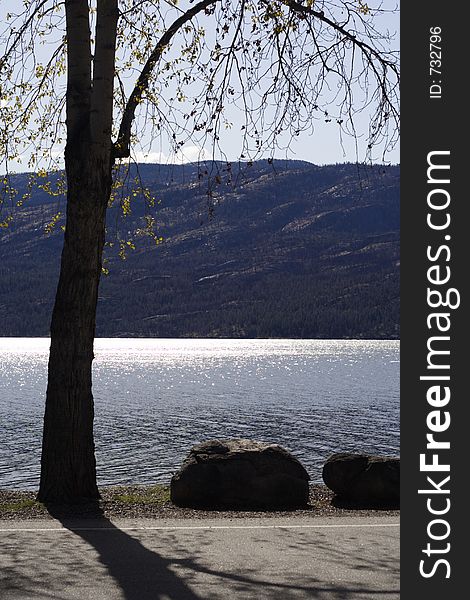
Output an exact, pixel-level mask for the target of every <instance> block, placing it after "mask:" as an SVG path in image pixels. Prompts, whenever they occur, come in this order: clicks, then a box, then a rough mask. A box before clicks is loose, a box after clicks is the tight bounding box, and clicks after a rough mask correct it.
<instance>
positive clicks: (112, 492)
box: [0, 484, 400, 520]
mask: <svg viewBox="0 0 470 600" xmlns="http://www.w3.org/2000/svg"><path fill="white" fill-rule="evenodd" d="M100 493H101V500H100V501H99V503H92V504H80V505H75V506H67V507H65V506H64V507H54V510H53V512H54V515H55V516H57V515H58V514H60V515H62V516H64V517H86V518H93V517H97V518H99V517H103V516H105V517H106V518H110V519H113V518H114V519H116V518H134V519H135V518H136V519H141V518H151V519H159V518H161V519H213V518H214V517H217V518H230V519H233V518H237V517H239V518H246V517H263V518H272V517H283V516H289V517H293V516H299V517H316V516H320V517H325V516H335V517H338V516H346V517H350V516H356V517H357V516H365V517H368V516H381V515H383V516H398V515H399V514H400V512H399V509H398V508H397V507H385V506H380V507H377V506H375V507H371V506H358V505H353V504H350V503H345V502H341V501H340V500H338V499H337V498H335V496H334V494H333V492H332V491H331V490H330V489H328V488H327V487H326V486H324V485H320V484H313V485H311V486H310V497H309V503H308V505H307V506H306V507H305V508H301V509H297V510H291V511H227V510H195V509H189V508H180V507H177V506H175V505H174V504H172V502H171V501H170V490H169V486H164V485H157V486H144V485H133V486H114V487H104V488H100ZM35 497H36V494H35V492H27V491H18V490H5V489H0V520H26V519H52V518H54V517H52V516H51V515H50V513H49V511H48V509H47V508H46V507H45V506H44V505H43V504H41V503H39V502H37V501H36V499H35Z"/></svg>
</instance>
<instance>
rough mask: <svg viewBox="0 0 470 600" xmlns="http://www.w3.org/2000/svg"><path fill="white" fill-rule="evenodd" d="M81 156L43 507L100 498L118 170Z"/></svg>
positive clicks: (71, 198) (57, 312) (62, 286)
mask: <svg viewBox="0 0 470 600" xmlns="http://www.w3.org/2000/svg"><path fill="white" fill-rule="evenodd" d="M67 154H68V156H67ZM75 154H76V150H73V151H71V152H68V153H66V156H67V161H66V162H67V168H66V170H67V179H68V193H67V224H66V231H65V239H64V247H63V251H62V262H61V271H60V278H59V284H58V288H57V294H56V301H55V305H54V310H53V314H52V323H51V349H50V356H49V372H48V386H47V396H46V411H45V417H44V434H43V447H42V459H41V484H40V489H39V495H38V499H39V500H41V501H43V502H44V501H47V502H65V503H69V502H72V501H74V502H75V501H81V500H84V499H97V498H99V493H98V489H97V486H96V466H95V454H94V441H93V416H94V409H93V395H92V389H91V384H92V381H91V372H92V361H93V340H94V336H95V315H96V304H97V299H98V285H99V280H100V274H101V257H102V251H103V245H104V236H105V216H106V206H107V202H108V198H109V194H110V188H111V166H110V163H109V161H108V162H107V164H103V163H102V161H100V160H99V158H98V157H96V156H95V157H92V156H89V160H88V161H87V163H88V164H87V165H84V164H83V160H79V157H76V156H74V155H75ZM80 167H81V168H80Z"/></svg>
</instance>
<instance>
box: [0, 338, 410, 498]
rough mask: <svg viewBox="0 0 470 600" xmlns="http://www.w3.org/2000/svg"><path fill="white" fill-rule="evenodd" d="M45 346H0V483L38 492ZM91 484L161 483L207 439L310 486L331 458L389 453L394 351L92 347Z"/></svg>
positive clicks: (227, 343) (235, 343)
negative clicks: (298, 467)
mask: <svg viewBox="0 0 470 600" xmlns="http://www.w3.org/2000/svg"><path fill="white" fill-rule="evenodd" d="M48 347H49V340H48V339H44V338H0V487H3V488H21V489H35V488H37V486H38V476H39V462H40V449H41V434H42V417H43V411H44V397H45V389H46V373H47V355H48ZM95 354H96V360H95V362H94V397H95V438H96V457H97V469H98V483H99V485H110V484H127V483H146V484H148V483H155V482H168V481H169V479H170V477H171V475H172V473H173V472H174V471H175V470H176V469H177V468H178V467H179V465H180V464H181V461H182V460H183V459H184V457H185V456H186V455H187V453H188V451H189V449H190V447H191V446H192V445H193V444H195V443H197V442H200V441H203V440H206V439H211V438H227V437H244V438H252V439H257V440H262V441H267V442H276V443H279V444H281V445H283V446H285V447H286V448H288V449H290V450H291V451H292V452H293V453H294V454H295V456H297V457H298V458H299V459H300V460H301V461H302V462H303V464H304V465H305V467H306V468H307V470H308V471H309V473H310V476H311V478H312V481H314V482H320V481H321V468H322V465H323V462H324V461H325V459H326V458H327V457H328V456H329V455H330V454H331V453H332V452H338V451H357V452H371V453H377V454H387V455H398V453H399V343H398V342H397V341H362V340H361V341H360V340H347V341H345V340H218V339H197V340H195V339H98V340H96V344H95Z"/></svg>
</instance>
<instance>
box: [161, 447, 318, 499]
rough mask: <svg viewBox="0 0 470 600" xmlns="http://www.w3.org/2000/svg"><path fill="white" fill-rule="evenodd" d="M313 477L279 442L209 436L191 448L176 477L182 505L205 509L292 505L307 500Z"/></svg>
mask: <svg viewBox="0 0 470 600" xmlns="http://www.w3.org/2000/svg"><path fill="white" fill-rule="evenodd" d="M309 479H310V478H309V476H308V473H307V471H306V470H305V469H304V467H303V466H302V465H301V463H300V462H299V461H298V460H297V459H296V458H295V457H294V456H292V454H290V452H288V451H287V450H285V449H284V448H282V447H281V446H278V445H277V444H265V443H263V442H255V441H252V440H244V439H231V440H209V441H207V442H202V443H201V444H197V445H196V446H193V448H191V451H190V453H189V455H188V457H187V459H186V460H185V461H184V463H183V465H182V466H181V468H180V470H179V471H178V472H177V473H176V474H175V475H174V476H173V477H172V479H171V500H172V502H173V503H174V504H176V505H178V506H185V507H192V508H206V509H245V510H250V509H251V510H253V509H260V510H267V509H271V510H272V509H277V510H280V509H293V508H296V507H300V506H305V505H306V504H307V502H308V494H309V486H308V482H309Z"/></svg>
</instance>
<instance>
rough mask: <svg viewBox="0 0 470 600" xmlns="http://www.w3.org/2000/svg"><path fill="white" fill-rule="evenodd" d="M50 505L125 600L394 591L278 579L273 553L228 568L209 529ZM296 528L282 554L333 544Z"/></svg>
mask: <svg viewBox="0 0 470 600" xmlns="http://www.w3.org/2000/svg"><path fill="white" fill-rule="evenodd" d="M47 508H48V511H49V513H50V514H51V516H53V517H54V518H55V519H57V520H58V521H59V522H60V523H61V524H62V525H63V527H65V528H66V529H68V530H69V531H70V532H71V533H73V535H75V536H77V537H79V538H80V539H81V540H83V541H84V542H86V543H87V545H88V547H89V548H90V551H92V552H93V551H95V552H96V553H97V554H98V559H99V562H100V564H101V566H102V567H104V569H105V571H106V574H107V575H109V576H111V577H112V579H113V580H114V582H115V584H116V585H117V586H118V588H119V590H120V597H122V598H124V599H125V600H205V599H206V598H207V597H208V596H207V595H206V593H203V595H200V593H201V592H200V590H205V592H207V590H210V594H211V595H210V597H211V598H214V600H219V599H222V598H228V597H232V598H239V599H240V600H245V599H250V600H251V599H256V598H259V599H269V600H297V599H301V598H302V599H306V598H309V599H310V598H311V599H312V600H313V599H317V600H357V599H363V598H370V599H371V598H374V600H375V599H379V598H382V599H391V598H398V597H399V591H398V590H397V589H396V587H395V586H390V588H388V589H384V588H382V589H377V588H376V587H375V586H372V588H369V589H368V586H367V585H361V584H359V585H357V584H353V583H352V582H348V583H346V582H344V584H343V585H342V584H338V583H333V581H332V580H331V579H330V581H328V582H327V581H324V580H323V581H322V579H321V578H320V579H319V578H318V576H315V575H316V574H315V573H314V572H310V573H307V572H305V573H304V574H303V575H302V577H301V578H300V579H297V578H296V577H287V578H286V579H284V580H279V578H278V574H279V573H278V572H277V569H278V565H277V559H275V562H276V564H275V565H274V564H271V565H270V566H269V568H265V567H266V565H265V567H260V565H259V564H253V561H252V560H251V559H250V556H246V561H244V560H243V559H242V560H241V561H239V560H237V561H235V563H234V564H232V565H230V566H229V567H225V568H222V567H221V565H220V564H217V562H218V561H217V560H216V561H215V563H214V564H213V561H212V560H211V559H208V558H207V553H206V552H205V550H204V549H205V548H209V549H210V548H211V544H212V545H213V544H214V539H213V537H212V535H213V532H211V531H210V530H209V529H207V530H206V529H200V530H198V534H197V537H196V536H194V532H186V533H185V537H183V538H182V537H181V534H178V535H176V532H175V531H163V530H153V531H152V530H149V529H147V530H145V531H144V530H143V531H139V530H138V529H137V528H136V532H135V534H134V535H132V534H131V533H129V532H127V531H123V530H122V529H120V528H119V527H117V526H116V525H115V524H114V523H113V522H112V521H110V520H109V519H108V518H106V517H105V516H104V515H103V513H102V512H101V509H99V508H98V507H97V508H96V511H95V512H94V514H92V513H85V518H86V517H87V516H88V517H92V518H91V519H88V520H87V521H86V522H85V521H84V520H83V518H82V519H80V520H78V519H77V518H73V517H71V516H70V513H69V514H68V515H67V514H64V512H61V510H60V508H59V509H58V508H55V507H52V506H48V507H47ZM92 512H93V511H92ZM299 534H300V532H296V533H295V535H294V533H293V532H291V535H288V536H284V535H283V539H282V547H279V552H280V553H282V552H283V549H284V551H285V550H286V549H287V548H288V547H289V546H290V543H295V544H296V545H298V550H299V552H301V551H302V548H303V550H304V552H305V548H306V547H307V548H308V546H309V544H313V546H312V552H313V551H320V552H322V553H323V552H326V551H330V552H331V551H332V550H331V549H330V548H329V545H328V544H326V545H325V543H324V540H323V539H322V537H321V536H319V535H317V536H315V538H316V539H315V540H309V539H308V538H307V536H306V534H304V535H299ZM260 535H261V534H260ZM155 536H158V546H159V550H158V551H155V550H150V549H149V548H147V547H146V546H145V545H144V543H145V542H146V540H148V542H149V545H150V544H151V543H152V541H153V542H154V541H155ZM257 537H259V536H257ZM257 537H256V536H255V538H254V539H253V543H255V544H257V543H260V544H262V543H263V539H262V538H261V537H260V538H259V539H257ZM291 537H292V538H294V537H295V542H294V539H289V538H291ZM139 538H140V539H139ZM141 540H142V541H141ZM290 547H291V548H292V546H290ZM219 551H220V548H219ZM227 551H228V548H227ZM336 552H337V553H338V556H336ZM82 554H83V549H82ZM216 558H217V556H216ZM331 559H332V562H333V564H334V563H336V566H335V570H336V569H338V570H339V571H341V570H342V567H341V562H342V563H343V568H344V562H345V561H346V562H347V563H349V562H351V564H350V566H351V567H352V568H356V569H359V568H366V569H367V568H369V569H372V570H377V569H379V570H380V569H384V570H387V571H388V570H389V569H391V565H378V564H377V563H376V561H374V564H369V565H363V564H362V565H361V564H360V561H358V560H356V561H354V560H353V557H351V556H345V555H344V554H343V553H342V552H341V549H336V550H335V552H334V553H333V556H332V557H331ZM78 568H81V567H78ZM82 568H84V569H86V568H87V566H86V565H85V564H83V565H82ZM95 573H96V575H95V576H96V577H97V578H98V577H100V576H101V575H100V573H99V572H97V571H96V570H95ZM90 575H91V572H90ZM332 575H333V574H332ZM333 579H334V578H333ZM95 583H96V582H95ZM103 583H104V585H106V581H105V580H102V584H103ZM195 590H197V591H195ZM114 593H116V592H114ZM111 597H112V598H114V597H115V596H110V598H111Z"/></svg>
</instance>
